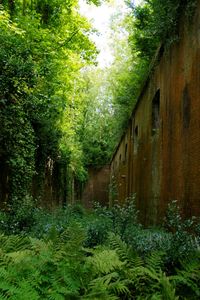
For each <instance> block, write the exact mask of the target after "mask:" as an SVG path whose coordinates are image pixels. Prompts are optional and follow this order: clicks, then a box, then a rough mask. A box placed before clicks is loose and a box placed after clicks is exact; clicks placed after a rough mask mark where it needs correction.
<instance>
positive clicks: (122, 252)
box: [109, 233, 143, 268]
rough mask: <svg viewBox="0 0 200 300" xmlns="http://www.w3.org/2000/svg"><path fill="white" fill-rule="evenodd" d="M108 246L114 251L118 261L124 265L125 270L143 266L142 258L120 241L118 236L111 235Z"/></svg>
mask: <svg viewBox="0 0 200 300" xmlns="http://www.w3.org/2000/svg"><path fill="white" fill-rule="evenodd" d="M109 245H110V246H111V248H112V249H114V250H116V252H117V254H118V255H119V257H120V259H121V260H122V261H123V262H125V263H126V266H127V268H129V267H140V266H142V265H143V260H142V258H141V257H140V256H139V255H138V254H137V253H136V252H135V251H134V250H133V248H132V247H130V246H128V245H127V244H126V243H125V242H124V241H122V239H121V237H120V236H118V235H115V234H113V233H111V234H110V235H109Z"/></svg>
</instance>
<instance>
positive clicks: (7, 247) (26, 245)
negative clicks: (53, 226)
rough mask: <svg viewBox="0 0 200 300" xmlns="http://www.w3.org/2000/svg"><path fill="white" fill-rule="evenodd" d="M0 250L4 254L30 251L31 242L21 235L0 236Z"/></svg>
mask: <svg viewBox="0 0 200 300" xmlns="http://www.w3.org/2000/svg"><path fill="white" fill-rule="evenodd" d="M0 248H1V249H2V250H3V251H4V252H7V253H9V252H13V251H21V250H26V249H31V241H30V239H29V238H28V237H26V236H21V235H10V236H5V235H3V234H1V235H0Z"/></svg>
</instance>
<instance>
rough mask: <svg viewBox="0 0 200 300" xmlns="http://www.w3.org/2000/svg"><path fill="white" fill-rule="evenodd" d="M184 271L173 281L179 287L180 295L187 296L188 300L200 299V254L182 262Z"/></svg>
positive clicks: (178, 272) (174, 277)
mask: <svg viewBox="0 0 200 300" xmlns="http://www.w3.org/2000/svg"><path fill="white" fill-rule="evenodd" d="M181 266H182V269H181V270H177V275H174V276H171V280H172V281H173V282H174V284H175V285H176V286H177V289H178V290H179V292H180V295H183V296H184V295H187V297H188V299H199V298H200V253H199V252H197V253H196V254H195V255H194V256H193V258H190V259H186V260H182V262H181Z"/></svg>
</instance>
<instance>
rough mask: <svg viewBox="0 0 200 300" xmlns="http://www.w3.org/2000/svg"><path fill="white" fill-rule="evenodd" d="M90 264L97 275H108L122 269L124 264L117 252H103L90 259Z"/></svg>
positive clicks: (96, 253) (98, 252)
mask: <svg viewBox="0 0 200 300" xmlns="http://www.w3.org/2000/svg"><path fill="white" fill-rule="evenodd" d="M88 263H89V264H91V266H92V269H93V270H94V272H95V273H96V274H108V273H110V272H112V271H114V270H116V269H121V268H122V267H123V265H124V263H123V262H122V261H121V260H120V259H119V256H118V254H117V252H116V250H103V251H97V250H96V252H95V253H94V256H92V257H88Z"/></svg>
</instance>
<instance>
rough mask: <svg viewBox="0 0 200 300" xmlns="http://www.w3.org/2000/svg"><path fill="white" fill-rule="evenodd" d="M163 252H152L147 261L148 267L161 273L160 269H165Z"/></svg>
mask: <svg viewBox="0 0 200 300" xmlns="http://www.w3.org/2000/svg"><path fill="white" fill-rule="evenodd" d="M163 256H164V253H163V252H152V253H151V254H150V255H148V256H147V258H146V259H145V263H146V267H147V268H149V269H151V270H154V271H156V272H159V271H160V269H163Z"/></svg>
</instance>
